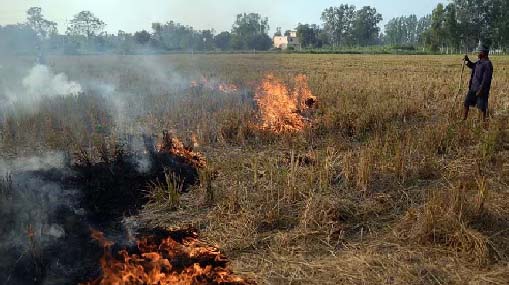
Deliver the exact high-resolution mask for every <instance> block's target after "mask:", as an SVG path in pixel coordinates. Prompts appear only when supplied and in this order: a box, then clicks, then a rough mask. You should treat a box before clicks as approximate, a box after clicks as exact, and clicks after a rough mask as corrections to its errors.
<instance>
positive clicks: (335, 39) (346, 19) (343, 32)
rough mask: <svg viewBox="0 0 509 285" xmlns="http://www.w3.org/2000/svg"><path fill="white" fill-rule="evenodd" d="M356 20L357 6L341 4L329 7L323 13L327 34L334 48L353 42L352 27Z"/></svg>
mask: <svg viewBox="0 0 509 285" xmlns="http://www.w3.org/2000/svg"><path fill="white" fill-rule="evenodd" d="M354 18H355V6H353V5H348V4H341V5H340V6H339V7H329V8H327V9H325V10H324V11H323V12H322V17H321V19H322V21H323V26H324V30H325V32H326V33H327V34H328V36H329V38H330V40H331V42H332V44H333V46H342V45H346V44H349V43H350V42H351V34H352V26H353V21H354Z"/></svg>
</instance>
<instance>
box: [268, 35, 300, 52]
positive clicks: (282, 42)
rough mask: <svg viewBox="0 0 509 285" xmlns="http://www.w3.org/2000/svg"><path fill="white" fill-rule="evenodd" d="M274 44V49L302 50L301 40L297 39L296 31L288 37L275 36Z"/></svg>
mask: <svg viewBox="0 0 509 285" xmlns="http://www.w3.org/2000/svg"><path fill="white" fill-rule="evenodd" d="M273 43H274V48H279V49H288V48H293V49H300V48H301V44H300V40H299V38H298V37H297V32H295V31H292V32H290V35H288V36H274V39H273Z"/></svg>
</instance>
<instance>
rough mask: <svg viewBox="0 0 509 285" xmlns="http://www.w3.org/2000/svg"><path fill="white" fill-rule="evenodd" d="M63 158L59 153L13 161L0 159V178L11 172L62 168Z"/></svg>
mask: <svg viewBox="0 0 509 285" xmlns="http://www.w3.org/2000/svg"><path fill="white" fill-rule="evenodd" d="M64 165H65V156H64V154H63V153H61V152H48V153H45V154H44V155H42V156H31V157H17V158H16V159H13V160H2V159H0V177H5V176H6V175H8V174H9V173H12V172H23V171H37V170H44V169H53V168H63V167H64Z"/></svg>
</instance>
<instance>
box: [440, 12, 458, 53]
mask: <svg viewBox="0 0 509 285" xmlns="http://www.w3.org/2000/svg"><path fill="white" fill-rule="evenodd" d="M444 21H445V23H444V29H445V31H444V32H445V37H446V44H447V48H448V49H449V47H451V48H453V49H459V48H460V30H459V27H458V20H457V16H456V6H455V5H454V4H453V3H450V4H449V5H447V7H446V9H445V17H444Z"/></svg>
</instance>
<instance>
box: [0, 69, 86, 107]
mask: <svg viewBox="0 0 509 285" xmlns="http://www.w3.org/2000/svg"><path fill="white" fill-rule="evenodd" d="M14 84H15V85H14V86H11V87H10V88H6V89H5V90H4V93H5V96H4V98H3V100H2V98H1V97H0V103H2V105H3V107H4V108H9V107H10V108H13V107H14V106H22V107H23V109H24V110H32V111H33V110H37V106H38V104H39V103H40V102H41V101H42V100H43V99H44V98H52V97H59V96H64V97H65V96H76V95H78V94H79V93H81V92H82V88H81V85H80V84H79V83H77V82H74V81H69V79H68V78H67V75H65V74H64V73H58V74H55V73H53V71H51V70H50V68H49V67H47V66H46V65H40V64H37V65H35V66H33V67H32V68H31V69H30V70H29V71H28V74H27V75H26V76H25V77H24V78H23V79H22V80H21V81H20V82H15V83H14ZM2 101H3V102H2Z"/></svg>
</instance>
